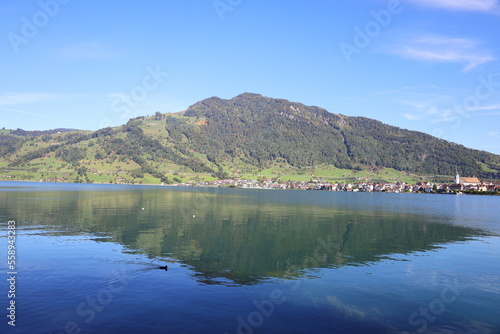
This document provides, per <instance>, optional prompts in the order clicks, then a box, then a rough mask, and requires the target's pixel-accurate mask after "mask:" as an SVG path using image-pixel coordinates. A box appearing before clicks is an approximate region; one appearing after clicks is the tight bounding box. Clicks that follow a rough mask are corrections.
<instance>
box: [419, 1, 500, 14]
mask: <svg viewBox="0 0 500 334" xmlns="http://www.w3.org/2000/svg"><path fill="white" fill-rule="evenodd" d="M410 1H411V2H414V3H416V4H420V5H423V6H426V7H435V8H443V9H448V10H458V11H476V12H477V11H479V12H494V11H497V10H498V8H499V7H500V6H499V4H498V1H497V0H410Z"/></svg>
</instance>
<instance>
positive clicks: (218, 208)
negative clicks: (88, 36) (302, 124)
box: [0, 182, 500, 334]
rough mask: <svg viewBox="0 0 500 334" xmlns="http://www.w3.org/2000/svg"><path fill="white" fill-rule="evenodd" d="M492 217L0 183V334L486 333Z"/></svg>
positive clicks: (439, 208) (285, 197)
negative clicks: (11, 250) (11, 262)
mask: <svg viewBox="0 0 500 334" xmlns="http://www.w3.org/2000/svg"><path fill="white" fill-rule="evenodd" d="M499 217H500V197H496V196H465V195H464V196H453V195H425V194H385V193H345V192H322V191H274V190H249V189H223V188H182V187H160V186H120V185H86V184H48V183H29V182H0V218H1V219H0V226H1V235H0V249H1V252H0V254H2V259H1V261H0V271H1V273H2V277H3V279H2V282H4V283H3V284H2V285H0V288H1V289H2V290H3V291H0V296H1V297H0V300H1V301H2V303H1V304H2V309H3V310H4V311H3V316H2V323H1V325H0V332H2V333H220V334H225V333H228V334H233V333H245V334H248V333H399V334H402V333H500V218H499ZM12 221H15V223H12ZM9 222H11V223H9ZM9 226H11V227H10V229H9ZM14 226H15V227H14ZM14 228H15V229H14ZM13 229H14V230H15V232H16V239H15V247H16V248H15V255H14V256H15V268H14V269H13V268H9V267H8V259H7V250H8V241H9V240H8V231H11V230H13ZM11 239H12V238H11ZM165 266H167V267H168V270H164V269H159V267H165ZM13 271H14V272H15V274H8V273H9V272H13ZM12 276H14V280H11V281H8V282H9V283H14V281H15V284H10V285H9V284H5V282H6V280H7V279H9V278H11V277H12ZM9 289H14V291H15V293H14V294H15V297H14V296H10V297H9V296H8V295H9V291H10V290H9ZM13 300H14V301H15V311H14V313H15V322H13V323H14V324H15V327H14V326H12V325H9V324H8V322H9V321H12V320H11V319H12V318H11V319H9V317H6V316H5V315H9V312H10V311H8V310H7V311H6V308H8V307H10V306H9V305H10V304H9V303H11V301H13ZM10 314H12V312H11V313H10Z"/></svg>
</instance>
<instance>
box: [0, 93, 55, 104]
mask: <svg viewBox="0 0 500 334" xmlns="http://www.w3.org/2000/svg"><path fill="white" fill-rule="evenodd" d="M59 98H61V95H60V94H53V93H13V92H5V93H0V106H8V105H20V104H27V103H37V102H43V101H50V100H56V99H59Z"/></svg>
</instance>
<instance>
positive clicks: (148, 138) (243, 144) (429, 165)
mask: <svg viewBox="0 0 500 334" xmlns="http://www.w3.org/2000/svg"><path fill="white" fill-rule="evenodd" d="M0 169H1V170H0V180H8V179H17V180H20V179H23V180H36V181H38V180H45V181H60V182H75V181H76V182H105V183H109V182H112V183H153V184H158V183H160V182H163V183H180V182H189V181H192V182H200V181H202V180H206V181H211V180H214V179H216V178H227V177H246V178H254V179H256V178H257V177H276V176H280V177H282V178H283V179H288V180H307V179H310V178H311V177H312V176H313V175H314V176H317V177H321V178H324V179H330V180H343V179H350V178H352V179H355V178H370V179H382V180H403V181H407V182H408V181H410V180H418V179H420V176H431V177H434V178H442V179H443V180H446V178H451V175H453V174H454V173H455V171H458V172H459V173H460V174H462V175H473V174H474V175H476V176H478V177H479V178H483V179H499V176H500V156H498V155H494V154H491V153H488V152H484V151H478V150H472V149H468V148H466V147H464V146H461V145H457V144H454V143H450V142H447V141H444V140H441V139H438V138H435V137H432V136H430V135H427V134H424V133H421V132H416V131H409V130H404V129H400V128H397V127H393V126H390V125H386V124H383V123H381V122H379V121H376V120H373V119H368V118H364V117H348V116H344V115H340V114H333V113H329V112H328V111H326V110H324V109H321V108H318V107H310V106H305V105H303V104H300V103H294V102H289V101H287V100H282V99H272V98H267V97H263V96H261V95H257V94H249V93H245V94H242V95H239V96H237V97H235V98H232V99H230V100H224V99H220V98H217V97H212V98H209V99H206V100H203V101H200V102H198V103H196V104H194V105H192V106H191V107H189V108H188V109H187V110H185V111H183V112H180V113H175V114H161V113H159V112H157V113H156V114H155V115H154V116H152V117H138V118H135V119H131V120H130V121H129V122H127V124H125V125H122V126H119V127H115V128H105V129H101V130H98V131H77V130H67V129H56V130H50V131H23V130H20V129H18V130H15V131H9V130H3V131H2V132H1V133H0Z"/></svg>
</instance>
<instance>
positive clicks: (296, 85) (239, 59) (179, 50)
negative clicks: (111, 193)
mask: <svg viewBox="0 0 500 334" xmlns="http://www.w3.org/2000/svg"><path fill="white" fill-rule="evenodd" d="M0 18H1V19H0V49H1V50H2V51H1V53H0V71H1V72H0V73H1V80H0V128H1V127H5V128H14V129H15V128H23V129H27V130H35V129H37V130H42V129H52V128H58V127H66V128H78V129H90V130H93V129H98V128H101V127H104V126H115V125H120V124H123V123H125V122H126V121H127V120H128V119H129V118H132V117H135V116H139V115H152V114H154V112H155V111H160V112H163V113H166V112H177V111H182V110H185V109H186V108H187V107H188V106H189V105H191V104H193V103H195V102H197V101H199V100H202V99H204V98H208V97H211V96H219V97H221V98H231V97H234V96H236V95H238V94H241V93H243V92H252V93H259V94H262V95H265V96H269V97H275V98H284V99H288V100H291V101H296V102H302V103H304V104H306V105H316V106H319V107H323V108H325V109H327V110H328V111H330V112H333V113H341V114H344V115H350V116H365V117H370V118H375V119H378V120H380V121H382V122H384V123H387V124H391V125H395V126H398V127H402V128H407V129H410V130H418V131H423V132H426V133H429V134H432V135H435V136H437V137H440V138H443V139H446V140H450V141H453V142H457V143H460V144H463V145H465V146H467V147H471V148H476V149H481V150H486V151H490V152H493V153H497V154H500V66H499V65H500V61H499V59H500V43H499V37H500V1H497V0H401V1H398V0H389V1H388V0H356V1H353V0H338V1H335V0H300V1H299V0H288V1H269V0H265V1H264V0H252V1H250V0H198V1H182V0H175V1H174V0H164V1H160V0H155V1H152V0H151V1H125V0H123V1H117V0H116V1H96V0H85V1H84V0H40V1H34V0H23V1H3V2H2V3H1V4H0Z"/></svg>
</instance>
